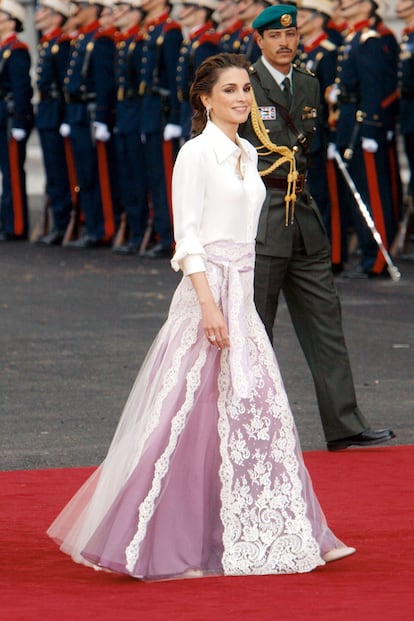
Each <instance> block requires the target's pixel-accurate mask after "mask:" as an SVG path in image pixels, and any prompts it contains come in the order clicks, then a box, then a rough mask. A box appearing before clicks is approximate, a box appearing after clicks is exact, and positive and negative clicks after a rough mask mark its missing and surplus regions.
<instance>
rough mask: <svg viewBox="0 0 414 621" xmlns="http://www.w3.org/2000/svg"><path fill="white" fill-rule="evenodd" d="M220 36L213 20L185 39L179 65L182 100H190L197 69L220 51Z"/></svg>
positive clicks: (178, 78) (179, 88) (178, 72)
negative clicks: (214, 27) (215, 29)
mask: <svg viewBox="0 0 414 621" xmlns="http://www.w3.org/2000/svg"><path fill="white" fill-rule="evenodd" d="M218 42H219V36H218V34H217V33H216V32H215V31H214V29H213V22H210V21H209V22H207V23H206V24H203V25H202V26H201V27H200V28H198V29H196V30H195V31H193V32H192V33H191V34H190V36H189V37H188V39H185V40H184V41H183V43H182V46H181V49H180V56H179V58H178V66H177V89H178V99H179V100H180V102H184V101H188V100H189V94H190V86H191V84H192V82H193V80H194V75H195V72H196V69H197V68H198V67H199V66H200V65H201V63H202V62H203V60H205V59H206V58H208V57H209V56H213V55H214V54H217V52H218Z"/></svg>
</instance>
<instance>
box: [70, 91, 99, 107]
mask: <svg viewBox="0 0 414 621" xmlns="http://www.w3.org/2000/svg"><path fill="white" fill-rule="evenodd" d="M95 99H96V95H95V93H68V92H65V101H66V103H85V104H86V103H90V102H91V101H95Z"/></svg>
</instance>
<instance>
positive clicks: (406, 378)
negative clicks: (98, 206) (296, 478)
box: [0, 196, 414, 470]
mask: <svg viewBox="0 0 414 621" xmlns="http://www.w3.org/2000/svg"><path fill="white" fill-rule="evenodd" d="M40 204H41V197H40V196H32V197H31V206H32V211H33V214H32V215H33V218H32V219H33V222H34V221H35V219H36V216H37V214H38V212H39V208H40ZM410 250H411V251H413V248H410ZM397 264H398V266H399V268H400V271H401V273H402V280H401V281H400V282H399V283H397V284H395V283H393V282H391V281H390V280H382V279H381V280H370V281H345V280H343V279H341V278H338V279H337V286H338V290H339V292H340V296H341V300H342V306H343V316H344V326H345V334H346V338H347V343H348V347H349V351H350V356H351V361H352V367H353V371H354V379H355V385H356V389H357V394H358V400H359V404H360V406H361V408H362V409H363V411H364V413H365V414H366V415H367V416H368V418H369V419H370V421H371V423H372V424H373V425H374V426H378V427H380V426H383V425H390V426H392V427H393V428H394V430H395V431H396V433H397V438H396V440H394V441H393V444H413V443H414V416H413V414H414V312H413V311H414V263H408V262H404V261H402V260H401V261H398V260H397ZM0 265H1V270H0V317H1V319H0V469H1V470H12V469H26V468H49V467H51V468H54V467H66V466H81V465H92V464H96V463H98V462H99V461H100V460H101V459H102V458H103V457H104V455H105V452H106V449H107V446H108V443H109V441H110V439H111V437H112V434H113V432H114V429H115V427H116V424H117V421H118V418H119V416H120V414H121V411H122V408H123V405H124V403H125V401H126V399H127V396H128V393H129V390H130V388H131V386H132V383H133V381H134V379H135V376H136V374H137V371H138V369H139V366H140V364H141V363H142V361H143V358H144V356H145V353H146V351H147V349H148V347H149V345H150V343H151V341H152V339H153V337H154V336H155V334H156V333H157V331H158V329H159V327H160V325H161V324H162V322H163V320H164V319H165V317H166V313H167V310H168V306H169V301H170V298H171V294H172V292H173V290H174V288H175V286H176V284H177V283H178V280H179V278H180V276H179V275H177V274H175V273H174V272H173V271H172V270H171V268H170V267H169V262H168V261H167V260H158V261H150V260H148V259H147V260H143V259H139V258H137V257H119V256H116V255H114V254H113V253H112V252H111V251H110V250H109V249H96V250H69V249H65V248H41V247H38V246H36V245H33V244H30V243H26V242H16V243H15V242H13V243H6V244H0ZM275 346H276V351H277V356H278V359H279V363H280V366H281V369H282V374H283V377H284V380H285V384H286V388H287V392H288V395H289V398H290V401H291V405H292V409H293V412H294V415H295V418H296V422H297V426H298V430H299V435H300V437H301V441H302V446H303V449H304V450H314V449H324V448H325V442H324V438H323V434H322V429H321V423H320V419H319V415H318V409H317V405H316V400H315V396H314V391H313V385H312V381H311V378H310V374H309V370H308V368H307V365H306V362H305V360H304V358H303V354H302V352H301V350H300V348H299V345H298V343H297V340H296V337H295V335H294V332H293V330H292V326H291V323H290V319H289V316H288V312H287V309H286V306H285V304H284V303H282V304H281V306H280V309H279V315H278V319H277V324H276V340H275Z"/></svg>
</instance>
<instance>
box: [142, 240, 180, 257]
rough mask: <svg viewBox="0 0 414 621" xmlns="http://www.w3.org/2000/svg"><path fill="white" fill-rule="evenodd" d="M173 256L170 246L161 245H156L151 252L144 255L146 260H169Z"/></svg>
mask: <svg viewBox="0 0 414 621" xmlns="http://www.w3.org/2000/svg"><path fill="white" fill-rule="evenodd" d="M172 254H173V249H172V246H170V245H168V246H164V245H163V244H156V245H155V246H154V247H153V248H151V250H148V251H147V252H146V253H145V255H144V256H145V257H147V258H148V259H170V258H171V257H172Z"/></svg>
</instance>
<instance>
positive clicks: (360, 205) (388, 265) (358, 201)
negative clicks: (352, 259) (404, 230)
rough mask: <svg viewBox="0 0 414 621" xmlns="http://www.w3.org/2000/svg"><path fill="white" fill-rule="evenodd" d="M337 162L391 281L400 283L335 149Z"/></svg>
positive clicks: (365, 208) (377, 233)
mask: <svg viewBox="0 0 414 621" xmlns="http://www.w3.org/2000/svg"><path fill="white" fill-rule="evenodd" d="M335 160H336V163H337V164H338V167H339V170H340V171H341V173H342V175H343V177H344V179H345V181H346V183H347V185H348V187H349V189H350V190H351V192H352V195H353V197H354V199H355V202H356V204H357V206H358V209H359V211H360V212H361V215H362V217H363V218H364V220H365V223H366V224H367V226H368V228H369V230H370V231H371V233H372V236H373V238H374V240H375V241H376V243H377V245H378V248H379V250H380V252H381V254H382V256H383V257H384V259H385V262H386V264H387V270H388V273H389V275H390V276H391V279H392V280H393V281H394V282H398V281H399V280H400V278H401V274H400V272H399V271H398V268H397V267H396V266H395V265H394V264H393V262H392V260H391V257H390V255H389V254H388V250H387V249H386V248H385V246H384V243H383V241H382V238H381V235H380V233H379V232H378V230H377V227H376V226H375V223H374V220H373V219H372V217H371V214H370V213H369V210H368V207H367V206H366V205H365V203H364V201H363V200H362V198H361V195H360V193H359V192H358V190H357V189H356V186H355V183H354V181H353V179H352V177H351V175H350V174H349V172H348V169H347V167H346V165H345V162H344V161H343V159H342V157H341V155H340V153H339V151H338V150H337V149H335Z"/></svg>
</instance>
